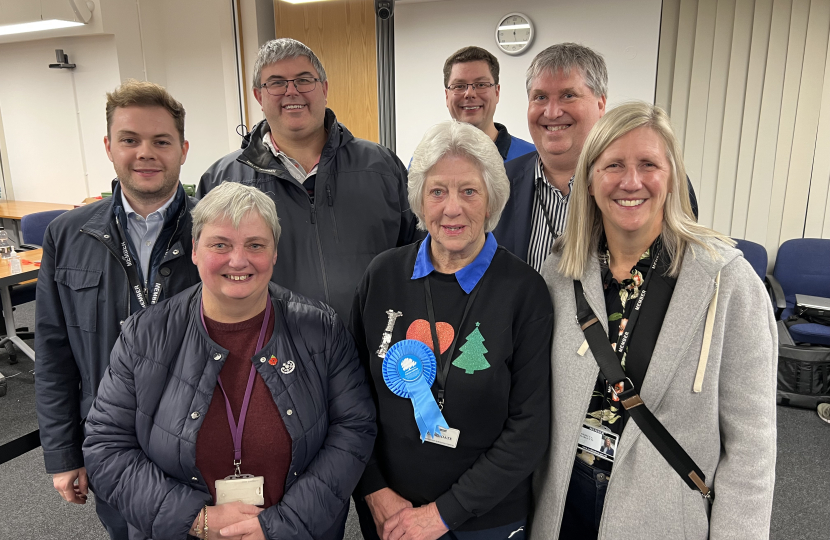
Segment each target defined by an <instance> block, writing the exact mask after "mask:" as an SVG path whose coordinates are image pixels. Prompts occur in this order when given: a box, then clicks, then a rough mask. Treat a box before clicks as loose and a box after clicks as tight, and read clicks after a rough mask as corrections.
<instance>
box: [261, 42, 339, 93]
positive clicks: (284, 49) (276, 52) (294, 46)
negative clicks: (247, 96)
mask: <svg viewBox="0 0 830 540" xmlns="http://www.w3.org/2000/svg"><path fill="white" fill-rule="evenodd" d="M298 56H305V57H306V58H308V60H309V62H311V65H312V66H314V69H316V70H317V74H318V75H319V77H320V82H326V70H325V69H323V64H322V63H321V62H320V59H319V58H317V55H316V54H314V51H312V50H311V49H309V48H308V47H307V46H306V45H305V44H304V43H302V42H299V41H297V40H296V39H291V38H279V39H272V40H271V41H268V42H266V43H265V44H264V45H263V46H262V47H260V48H259V52H258V53H257V55H256V63H255V64H254V88H259V87H260V86H261V85H262V81H260V78H261V77H262V70H263V69H264V68H265V66H269V65H271V64H273V63H275V62H279V61H280V60H285V59H286V58H297V57H298Z"/></svg>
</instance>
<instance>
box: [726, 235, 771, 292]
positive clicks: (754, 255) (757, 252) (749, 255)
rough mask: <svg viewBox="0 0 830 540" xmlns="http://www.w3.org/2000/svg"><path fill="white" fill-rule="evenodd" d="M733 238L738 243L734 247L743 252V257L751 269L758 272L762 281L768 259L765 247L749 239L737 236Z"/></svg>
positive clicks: (765, 273)
mask: <svg viewBox="0 0 830 540" xmlns="http://www.w3.org/2000/svg"><path fill="white" fill-rule="evenodd" d="M733 240H735V242H737V243H738V245H736V246H735V247H736V248H738V249H740V250H741V251H742V252H743V254H744V259H746V260H747V262H748V263H749V264H750V265H752V269H753V270H755V273H756V274H758V277H759V278H761V281H764V278H765V277H766V275H767V262H768V260H769V259H768V258H767V248H765V247H764V246H762V245H761V244H756V243H755V242H750V241H749V240H741V239H738V238H733Z"/></svg>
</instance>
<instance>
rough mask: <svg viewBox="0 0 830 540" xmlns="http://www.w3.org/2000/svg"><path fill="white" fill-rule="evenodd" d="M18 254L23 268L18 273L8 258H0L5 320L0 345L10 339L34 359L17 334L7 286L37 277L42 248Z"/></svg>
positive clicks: (0, 295)
mask: <svg viewBox="0 0 830 540" xmlns="http://www.w3.org/2000/svg"><path fill="white" fill-rule="evenodd" d="M18 255H20V263H21V264H20V266H21V267H22V269H23V272H22V273H20V274H12V273H11V268H9V260H8V259H0V300H2V304H3V318H4V319H5V321H6V337H4V338H3V339H2V340H0V347H2V346H3V345H4V344H5V343H6V342H7V341H11V342H12V343H14V344H15V345H17V347H18V348H19V349H20V350H21V351H23V354H25V355H26V356H28V357H29V358H31V359H32V360H34V359H35V351H33V350H32V349H31V347H29V346H28V345H27V344H26V342H25V341H23V340H22V339H20V338H19V337H18V336H17V331H16V330H15V324H14V311H13V309H12V298H11V294H10V293H9V287H11V286H12V285H17V284H18V283H23V282H24V281H28V280H30V279H35V278H36V277H37V274H38V272H39V271H40V264H39V263H40V258H41V257H42V256H43V250H42V249H35V250H32V251H22V252H19V253H18ZM34 263H38V265H37V266H36V265H35V264H34Z"/></svg>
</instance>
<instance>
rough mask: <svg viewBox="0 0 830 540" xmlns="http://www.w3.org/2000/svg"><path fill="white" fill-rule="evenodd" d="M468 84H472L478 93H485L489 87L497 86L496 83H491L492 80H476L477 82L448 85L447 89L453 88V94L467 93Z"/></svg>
mask: <svg viewBox="0 0 830 540" xmlns="http://www.w3.org/2000/svg"><path fill="white" fill-rule="evenodd" d="M468 86H472V87H473V89H474V90H475V91H476V93H478V94H483V93H484V92H486V91H487V90H488V89H489V88H492V87H493V86H496V83H491V82H476V83H467V84H464V83H458V84H451V85H449V86H448V87H447V90H451V91H452V93H453V94H466V93H467V87H468Z"/></svg>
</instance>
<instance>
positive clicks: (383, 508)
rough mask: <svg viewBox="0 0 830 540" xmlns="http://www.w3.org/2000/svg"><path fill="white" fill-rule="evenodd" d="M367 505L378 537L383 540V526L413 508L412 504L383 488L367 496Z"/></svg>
mask: <svg viewBox="0 0 830 540" xmlns="http://www.w3.org/2000/svg"><path fill="white" fill-rule="evenodd" d="M366 505H367V506H368V507H369V511H370V512H372V518H373V519H374V520H375V527H376V528H377V530H378V536H379V537H381V538H383V526H384V524H385V523H386V521H387V520H388V519H389V518H391V517H392V516H394V515H395V514H397V513H398V512H400V511H401V510H404V509H407V508H412V503H411V502H409V501H407V500H406V499H404V498H403V497H401V496H400V495H398V494H397V493H395V492H394V491H392V490H391V489H389V488H383V489H379V490H377V491H375V492H374V493H370V494H369V495H366Z"/></svg>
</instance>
